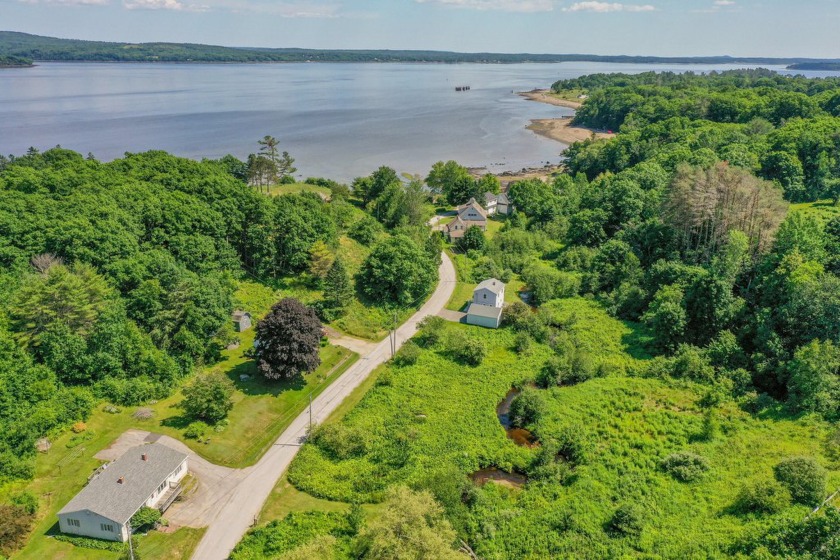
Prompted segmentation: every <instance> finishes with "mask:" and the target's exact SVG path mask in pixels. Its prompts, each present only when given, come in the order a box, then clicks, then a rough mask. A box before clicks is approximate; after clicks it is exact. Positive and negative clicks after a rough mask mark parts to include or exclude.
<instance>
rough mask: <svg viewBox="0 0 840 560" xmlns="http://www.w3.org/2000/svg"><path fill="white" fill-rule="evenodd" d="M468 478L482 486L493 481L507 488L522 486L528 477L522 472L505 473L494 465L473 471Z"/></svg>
mask: <svg viewBox="0 0 840 560" xmlns="http://www.w3.org/2000/svg"><path fill="white" fill-rule="evenodd" d="M470 478H472V480H473V482H475V483H476V484H478V485H479V486H484V485H485V484H487V483H488V482H494V483H496V484H501V485H502V486H507V487H509V488H522V487H523V486H525V483H526V482H528V477H527V476H525V475H524V474H518V473H507V472H505V471H502V470H499V469H497V468H496V467H487V468H486V469H481V470H480V471H475V472H474V473H472V474H471V475H470Z"/></svg>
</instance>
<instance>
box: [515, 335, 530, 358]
mask: <svg viewBox="0 0 840 560" xmlns="http://www.w3.org/2000/svg"><path fill="white" fill-rule="evenodd" d="M532 343H533V339H532V338H531V335H530V334H528V333H526V332H520V333H516V338H515V339H514V341H513V347H514V349H515V350H516V353H517V354H528V353H530V352H531V346H533V344H532Z"/></svg>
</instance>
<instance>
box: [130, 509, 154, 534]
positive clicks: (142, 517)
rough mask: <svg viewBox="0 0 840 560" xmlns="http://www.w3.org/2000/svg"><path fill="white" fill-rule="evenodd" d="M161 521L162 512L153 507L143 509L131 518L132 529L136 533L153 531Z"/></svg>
mask: <svg viewBox="0 0 840 560" xmlns="http://www.w3.org/2000/svg"><path fill="white" fill-rule="evenodd" d="M158 521H160V510H158V509H156V508H151V507H145V506H144V507H141V508H140V509H139V510H137V513H135V514H134V515H132V516H131V521H130V523H131V528H132V529H133V530H135V531H141V530H144V529H151V528H152V527H154V525H155V523H157V522H158Z"/></svg>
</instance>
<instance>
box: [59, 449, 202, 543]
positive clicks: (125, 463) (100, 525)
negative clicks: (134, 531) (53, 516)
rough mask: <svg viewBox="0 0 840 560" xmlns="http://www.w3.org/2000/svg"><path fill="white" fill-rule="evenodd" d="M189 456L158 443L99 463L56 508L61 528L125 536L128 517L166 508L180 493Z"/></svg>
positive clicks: (94, 534)
mask: <svg viewBox="0 0 840 560" xmlns="http://www.w3.org/2000/svg"><path fill="white" fill-rule="evenodd" d="M186 474H187V455H186V454H184V453H181V452H180V451H175V450H174V449H172V448H170V447H167V446H165V445H163V444H161V443H152V444H147V445H138V446H136V447H132V448H131V449H129V450H128V451H126V452H125V453H123V454H122V455H121V456H120V458H119V459H117V460H116V461H113V462H112V463H108V464H107V465H103V466H102V468H101V469H100V470H99V471H97V473H96V474H95V475H94V476H93V477H92V478H91V480H90V481H89V482H88V485H87V486H85V487H84V488H82V490H81V491H80V492H79V493H78V494H76V496H75V497H74V498H73V499H72V500H70V502H69V503H68V504H67V505H66V506H64V507H63V508H62V509H61V511H59V512H58V526H59V529H60V530H61V532H62V533H70V534H73V535H83V536H86V537H94V538H98V539H105V540H110V541H121V542H125V541H126V540H128V535H129V532H128V522H129V521H130V520H131V517H132V516H133V515H134V514H135V513H137V511H138V510H139V509H140V508H142V507H144V506H145V507H158V508H159V509H161V510H165V509H166V508H167V507H168V506H169V505H170V504H171V503H172V500H173V499H174V498H175V497H176V496H177V495H178V492H180V485H179V483H180V481H181V479H183V478H184V476H185V475H186Z"/></svg>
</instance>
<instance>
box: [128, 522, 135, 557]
mask: <svg viewBox="0 0 840 560" xmlns="http://www.w3.org/2000/svg"><path fill="white" fill-rule="evenodd" d="M126 528H128V554H129V557H130V558H131V560H134V543H132V542H131V521H129V522H128V523H126Z"/></svg>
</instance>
